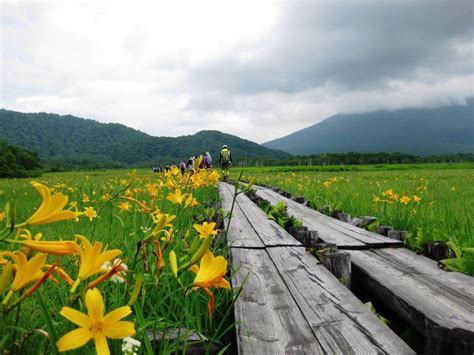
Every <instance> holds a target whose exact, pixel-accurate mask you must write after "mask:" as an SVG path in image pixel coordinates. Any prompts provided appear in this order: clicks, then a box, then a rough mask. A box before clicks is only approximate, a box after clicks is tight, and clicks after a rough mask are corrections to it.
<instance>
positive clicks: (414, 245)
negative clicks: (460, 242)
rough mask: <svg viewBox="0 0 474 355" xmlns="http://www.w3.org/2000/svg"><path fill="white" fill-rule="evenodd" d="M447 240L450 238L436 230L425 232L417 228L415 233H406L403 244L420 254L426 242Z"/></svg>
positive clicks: (426, 230)
mask: <svg viewBox="0 0 474 355" xmlns="http://www.w3.org/2000/svg"><path fill="white" fill-rule="evenodd" d="M448 240H450V237H449V236H448V235H447V234H446V233H443V232H442V231H440V230H439V229H437V228H431V229H425V230H423V228H417V230H416V232H414V233H408V235H407V238H406V239H405V243H406V245H407V246H408V247H409V248H410V249H411V250H413V251H416V252H421V251H423V249H424V247H425V245H426V244H427V243H428V242H434V241H444V242H447V241H448ZM448 245H449V244H448Z"/></svg>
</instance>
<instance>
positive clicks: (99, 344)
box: [94, 334, 110, 355]
mask: <svg viewBox="0 0 474 355" xmlns="http://www.w3.org/2000/svg"><path fill="white" fill-rule="evenodd" d="M94 340H95V351H96V352H97V355H110V350H109V344H107V338H106V337H105V335H102V334H99V335H97V336H96V337H95V338H94Z"/></svg>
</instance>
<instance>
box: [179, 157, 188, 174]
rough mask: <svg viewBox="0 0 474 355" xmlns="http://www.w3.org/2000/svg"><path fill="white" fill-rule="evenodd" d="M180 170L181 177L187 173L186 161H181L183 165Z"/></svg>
mask: <svg viewBox="0 0 474 355" xmlns="http://www.w3.org/2000/svg"><path fill="white" fill-rule="evenodd" d="M179 169H180V170H181V175H184V173H185V172H186V163H185V162H184V160H181V163H179Z"/></svg>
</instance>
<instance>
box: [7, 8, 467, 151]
mask: <svg viewBox="0 0 474 355" xmlns="http://www.w3.org/2000/svg"><path fill="white" fill-rule="evenodd" d="M1 6H2V11H1V15H0V16H1V22H0V25H1V28H0V31H1V46H2V47H1V50H2V55H1V56H0V60H1V63H0V74H1V76H0V85H1V86H0V89H1V92H0V106H2V107H5V108H9V109H15V110H19V111H27V112H32V111H33V112H34V111H46V112H55V113H61V114H75V115H79V116H82V117H87V118H93V119H97V120H100V121H103V122H120V123H123V124H126V125H128V126H131V127H134V128H137V129H140V130H143V131H145V132H147V133H149V134H153V135H160V136H162V135H167V136H170V135H171V136H176V135H183V134H192V133H194V132H196V131H198V130H201V129H219V130H222V131H225V132H228V133H233V134H237V135H239V136H241V137H244V138H247V139H251V140H255V141H257V142H264V141H267V140H270V139H273V138H278V137H280V136H283V135H286V134H288V133H291V132H292V131H294V130H297V129H301V128H304V127H305V126H308V125H311V124H314V123H315V122H317V121H320V120H322V119H324V118H326V117H328V116H330V115H332V114H335V113H337V112H345V113H350V112H363V111H370V110H377V109H396V108H404V107H433V106H442V105H446V104H450V103H453V102H455V103H463V102H465V98H466V97H467V96H472V95H474V93H473V80H474V77H473V74H474V61H473V52H474V44H473V35H474V33H473V23H472V18H473V16H474V11H473V5H472V2H471V1H467V0H466V1H465V0H457V1H456V6H453V3H452V1H449V0H445V1H440V0H434V1H428V0H418V1H408V0H390V1H375V0H370V1H366V0H361V1H356V0H348V1H344V2H334V1H329V0H327V1H323V0H320V1H290V0H288V1H273V0H268V1H263V0H262V1H258V2H255V1H244V0H242V1H236V2H225V3H224V2H222V1H217V0H210V1H204V0H203V1H199V2H185V1H175V2H168V3H165V2H154V1H150V2H139V3H135V2H133V3H132V2H123V1H122V2H120V1H118V2H113V3H112V2H108V1H99V2H91V1H89V2H68V3H66V2H63V3H59V2H53V3H49V2H48V3H44V2H39V1H37V2H33V1H27V2H6V3H2V5H1Z"/></svg>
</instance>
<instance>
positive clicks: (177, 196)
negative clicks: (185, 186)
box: [166, 189, 188, 205]
mask: <svg viewBox="0 0 474 355" xmlns="http://www.w3.org/2000/svg"><path fill="white" fill-rule="evenodd" d="M187 197H188V194H181V189H176V190H175V192H174V193H173V192H170V193H169V194H168V196H167V197H166V199H167V200H168V201H171V202H172V203H173V204H174V205H175V204H178V205H181V204H182V203H183V202H184V201H186V198H187Z"/></svg>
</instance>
